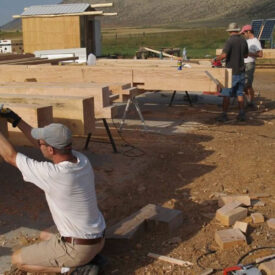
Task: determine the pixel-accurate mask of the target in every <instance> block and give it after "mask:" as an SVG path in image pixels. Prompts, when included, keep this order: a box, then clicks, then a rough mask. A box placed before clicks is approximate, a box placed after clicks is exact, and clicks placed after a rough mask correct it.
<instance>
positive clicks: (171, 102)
mask: <svg viewBox="0 0 275 275" xmlns="http://www.w3.org/2000/svg"><path fill="white" fill-rule="evenodd" d="M176 93H177V91H174V92H173V94H172V97H171V100H170V103H169V107H171V106H172V104H173V101H174V98H175V96H176ZM185 94H186V96H187V99H188V101H189V104H190V106H193V104H192V100H191V97H190V95H189V93H188V92H187V91H185Z"/></svg>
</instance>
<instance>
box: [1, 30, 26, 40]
mask: <svg viewBox="0 0 275 275" xmlns="http://www.w3.org/2000/svg"><path fill="white" fill-rule="evenodd" d="M4 39H16V40H18V39H22V32H3V31H0V40H4Z"/></svg>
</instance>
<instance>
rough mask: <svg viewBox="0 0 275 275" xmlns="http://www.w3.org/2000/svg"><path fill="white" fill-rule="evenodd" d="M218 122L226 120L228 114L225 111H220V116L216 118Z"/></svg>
mask: <svg viewBox="0 0 275 275" xmlns="http://www.w3.org/2000/svg"><path fill="white" fill-rule="evenodd" d="M216 120H217V121H218V122H226V121H228V116H227V114H226V113H222V114H221V115H220V116H218V117H217V118H216Z"/></svg>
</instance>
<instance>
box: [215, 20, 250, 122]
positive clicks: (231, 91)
mask: <svg viewBox="0 0 275 275" xmlns="http://www.w3.org/2000/svg"><path fill="white" fill-rule="evenodd" d="M226 31H227V32H228V33H229V35H230V37H229V39H228V40H227V41H226V43H225V45H224V48H223V51H222V54H221V55H219V56H217V57H216V59H215V60H216V61H221V60H223V59H225V62H226V68H231V69H232V88H225V89H222V92H221V95H222V96H223V113H222V114H221V116H220V117H218V118H217V119H218V121H220V122H225V121H227V120H228V117H227V111H228V107H229V104H230V97H232V96H237V97H238V103H239V114H238V116H237V120H239V121H244V120H245V112H244V96H243V92H244V85H245V74H244V72H245V65H244V58H245V57H247V55H248V46H247V43H246V41H245V39H244V38H243V37H242V36H241V35H240V28H239V26H238V25H237V24H236V23H230V24H229V26H228V29H227V30H226Z"/></svg>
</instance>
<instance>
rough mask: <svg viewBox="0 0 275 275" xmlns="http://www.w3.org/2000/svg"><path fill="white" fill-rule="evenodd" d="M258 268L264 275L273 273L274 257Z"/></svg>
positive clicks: (274, 268) (274, 266)
mask: <svg viewBox="0 0 275 275" xmlns="http://www.w3.org/2000/svg"><path fill="white" fill-rule="evenodd" d="M259 270H260V271H261V272H262V274H265V275H275V259H274V260H272V261H270V262H265V263H262V264H260V265H259Z"/></svg>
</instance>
